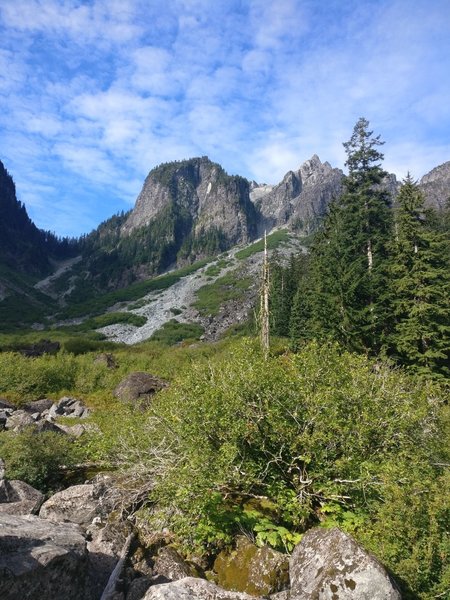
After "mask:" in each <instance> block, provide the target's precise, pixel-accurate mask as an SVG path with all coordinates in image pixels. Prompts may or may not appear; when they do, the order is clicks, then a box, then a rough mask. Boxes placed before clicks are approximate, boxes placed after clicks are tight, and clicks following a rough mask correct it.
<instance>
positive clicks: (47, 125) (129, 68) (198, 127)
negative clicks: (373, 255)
mask: <svg viewBox="0 0 450 600" xmlns="http://www.w3.org/2000/svg"><path fill="white" fill-rule="evenodd" d="M449 58H450V4H449V3H448V1H447V0H433V2H431V3H430V2H429V1H425V0H412V1H411V0H408V1H407V0H377V1H376V2H375V1H374V0H366V1H364V2H360V1H359V0H349V1H348V2H345V3H342V2H339V1H338V0H327V1H326V2H322V3H317V2H314V1H313V0H279V1H278V2H267V1H266V0H243V1H242V0H229V2H227V3H225V4H224V3H218V2H217V3H215V2H210V0H172V1H171V2H167V1H166V0H154V1H152V2H150V3H149V2H146V1H144V0H82V1H79V0H76V1H75V0H2V3H1V5H0V109H1V110H0V136H1V138H0V139H1V140H2V144H1V149H0V150H1V152H0V160H3V161H4V162H5V164H6V166H7V168H8V169H9V170H10V171H11V173H12V174H13V176H14V178H15V180H16V182H17V187H18V190H19V194H20V196H21V199H22V200H24V201H25V203H26V204H27V207H29V209H30V213H31V215H32V217H33V218H34V219H35V220H36V222H37V223H38V225H39V226H42V227H45V228H48V224H49V223H52V225H53V226H52V229H54V230H56V231H57V232H58V233H61V234H67V233H70V234H72V233H81V232H83V231H86V230H89V229H91V228H93V227H94V226H95V225H96V224H98V222H100V221H101V220H103V219H105V218H107V217H108V216H110V215H111V214H113V213H114V212H116V211H117V210H121V209H127V208H129V207H130V206H131V205H132V203H133V202H134V200H135V198H136V195H137V193H138V192H139V188H140V186H141V184H142V182H143V180H144V178H145V176H146V174H147V173H148V171H149V170H150V169H151V168H152V167H153V166H155V165H156V164H158V163H160V162H164V161H169V160H175V159H181V158H186V157H189V156H198V155H204V154H208V155H210V157H211V158H212V159H213V160H215V161H217V162H220V163H221V164H223V166H224V167H225V168H226V169H227V170H228V171H229V172H232V173H240V174H242V175H244V176H247V177H249V178H254V179H256V180H259V181H265V182H268V183H273V182H276V181H278V180H280V179H281V177H282V176H283V175H284V173H285V172H286V171H288V170H289V169H293V168H297V167H298V166H299V164H300V163H301V162H302V161H304V160H306V159H307V158H309V157H310V156H311V155H312V154H314V153H317V154H319V156H320V157H321V158H322V160H328V161H330V162H331V163H332V164H333V165H336V166H339V167H343V164H344V161H345V154H344V151H343V147H342V141H345V140H346V139H348V138H349V136H350V134H351V130H352V127H353V125H354V123H355V121H356V120H357V119H358V117H360V116H366V117H367V118H368V119H369V120H370V122H371V125H373V127H374V129H375V130H376V133H380V134H381V135H382V137H383V138H384V139H386V142H387V143H386V146H385V147H384V151H385V155H386V163H385V166H386V167H387V168H389V169H391V170H394V171H395V170H398V174H399V176H403V175H404V173H405V170H408V169H410V170H411V171H412V172H413V174H414V175H415V176H416V177H419V176H421V175H422V174H423V173H425V172H426V171H427V170H429V169H431V168H432V167H433V166H435V165H436V164H438V163H442V162H444V161H445V160H448V159H450V116H449V112H448V106H449V104H450V82H449V79H448V76H447V64H448V59H449Z"/></svg>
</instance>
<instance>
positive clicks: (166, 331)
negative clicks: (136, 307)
mask: <svg viewBox="0 0 450 600" xmlns="http://www.w3.org/2000/svg"><path fill="white" fill-rule="evenodd" d="M204 331H205V330H204V329H203V327H202V326H201V325H198V324H197V323H180V322H178V321H177V320H176V319H171V320H170V321H167V322H166V323H164V325H163V326H162V327H161V328H160V329H158V331H155V333H154V334H153V335H152V337H151V339H152V340H153V341H156V342H160V343H161V344H166V345H167V346H173V345H174V344H178V343H179V342H182V341H183V340H198V339H199V338H200V336H201V335H202V334H203V333H204Z"/></svg>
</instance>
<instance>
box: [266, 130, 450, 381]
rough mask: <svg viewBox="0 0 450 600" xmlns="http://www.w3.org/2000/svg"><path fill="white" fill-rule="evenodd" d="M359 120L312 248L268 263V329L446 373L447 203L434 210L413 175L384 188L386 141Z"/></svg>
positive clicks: (295, 340)
mask: <svg viewBox="0 0 450 600" xmlns="http://www.w3.org/2000/svg"><path fill="white" fill-rule="evenodd" d="M383 143H384V142H382V141H381V140H380V136H374V135H373V131H370V130H369V122H368V121H367V120H366V119H364V118H361V119H359V121H358V122H357V124H356V125H355V128H354V130H353V134H352V136H351V138H350V140H349V141H348V142H346V143H344V147H345V150H346V153H347V161H346V166H347V167H348V175H347V176H346V177H345V180H344V188H343V193H342V194H341V196H340V197H339V198H336V199H335V200H334V201H333V202H332V203H331V204H330V206H329V210H328V214H327V215H326V217H325V219H324V222H323V224H322V227H321V229H320V230H319V231H318V233H317V234H316V236H315V239H314V242H313V244H312V248H311V252H310V253H309V255H306V254H300V255H298V256H293V257H291V260H290V262H289V264H287V265H283V264H282V263H281V261H280V260H279V259H278V258H277V257H275V258H274V260H273V262H272V266H271V307H270V310H271V331H272V333H274V334H276V335H281V336H288V337H290V338H291V341H292V344H293V345H294V346H295V347H299V346H300V345H302V344H303V343H305V342H307V341H309V340H311V339H332V340H335V341H338V342H340V344H341V345H342V346H344V347H346V348H348V349H350V350H354V351H358V352H363V353H366V354H371V355H380V354H381V355H384V356H388V357H391V358H392V359H394V360H395V361H397V362H398V363H400V364H402V365H405V366H407V367H409V368H411V369H413V370H416V371H418V372H421V373H424V374H427V375H433V376H435V377H448V376H449V375H450V369H449V367H448V365H449V364H450V362H449V358H450V342H449V331H450V320H449V316H450V310H449V309H450V302H449V298H450V274H449V268H448V266H449V254H450V243H449V219H450V201H447V204H446V208H445V209H444V211H442V212H440V213H437V212H436V211H435V210H433V209H431V208H428V207H426V206H425V198H424V196H423V194H422V192H421V190H420V189H419V187H418V185H417V183H415V181H414V180H413V178H412V177H411V175H410V174H408V175H407V177H406V178H405V180H404V181H403V183H402V185H401V187H400V190H399V192H398V194H397V195H396V196H395V197H393V195H392V194H391V193H390V192H389V191H388V187H387V186H386V177H387V176H388V174H387V172H386V171H384V170H383V168H382V161H383V158H384V157H383V154H382V153H381V152H380V149H379V147H380V146H381V145H382V144H383Z"/></svg>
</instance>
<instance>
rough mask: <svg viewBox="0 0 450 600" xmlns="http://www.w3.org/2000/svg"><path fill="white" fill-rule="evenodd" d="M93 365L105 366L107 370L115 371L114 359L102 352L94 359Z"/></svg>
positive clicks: (115, 363) (107, 353)
mask: <svg viewBox="0 0 450 600" xmlns="http://www.w3.org/2000/svg"><path fill="white" fill-rule="evenodd" d="M94 364H96V365H105V367H107V368H108V369H117V362H116V359H115V358H114V356H113V355H112V354H109V352H102V353H101V354H98V355H97V356H96V357H95V358H94Z"/></svg>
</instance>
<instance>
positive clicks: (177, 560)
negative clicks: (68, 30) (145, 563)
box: [153, 546, 198, 581]
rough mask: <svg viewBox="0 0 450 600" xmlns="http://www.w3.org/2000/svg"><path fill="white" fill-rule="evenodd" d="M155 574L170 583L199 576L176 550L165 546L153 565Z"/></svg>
mask: <svg viewBox="0 0 450 600" xmlns="http://www.w3.org/2000/svg"><path fill="white" fill-rule="evenodd" d="M153 572H154V574H155V575H158V576H161V577H164V579H166V580H169V581H177V580H178V579H183V578H184V577H195V576H197V575H198V573H197V571H196V570H195V568H194V567H192V566H191V565H189V563H187V562H186V561H185V560H184V559H183V557H182V556H181V555H180V554H178V552H177V551H176V550H175V548H171V547H170V546H165V547H163V548H161V549H160V550H159V552H158V554H157V556H156V558H155V562H154V565H153Z"/></svg>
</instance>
